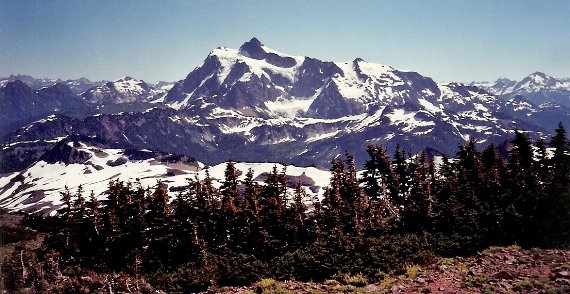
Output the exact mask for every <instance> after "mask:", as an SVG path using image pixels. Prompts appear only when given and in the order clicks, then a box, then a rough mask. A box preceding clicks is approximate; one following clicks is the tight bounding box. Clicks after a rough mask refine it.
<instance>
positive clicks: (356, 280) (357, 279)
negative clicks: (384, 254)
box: [347, 273, 368, 287]
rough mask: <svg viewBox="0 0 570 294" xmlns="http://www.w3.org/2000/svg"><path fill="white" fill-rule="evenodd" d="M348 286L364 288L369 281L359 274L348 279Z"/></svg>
mask: <svg viewBox="0 0 570 294" xmlns="http://www.w3.org/2000/svg"><path fill="white" fill-rule="evenodd" d="M347 284H349V285H353V286H356V287H364V286H366V285H367V284H368V279H367V278H366V277H365V276H364V275H363V274H362V273H358V274H356V275H354V276H350V277H348V278H347Z"/></svg>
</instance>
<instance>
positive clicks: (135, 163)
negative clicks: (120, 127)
mask: <svg viewBox="0 0 570 294" xmlns="http://www.w3.org/2000/svg"><path fill="white" fill-rule="evenodd" d="M235 166H236V168H237V170H238V171H239V172H240V174H241V176H240V179H243V178H245V174H246V173H247V172H248V170H249V168H251V169H252V170H253V171H254V179H255V180H256V181H258V182H260V183H262V182H263V181H264V179H265V178H264V176H265V175H266V174H267V173H269V172H271V170H272V169H273V167H274V166H276V167H277V168H278V170H279V172H281V171H282V170H283V168H286V174H287V176H288V177H289V185H290V187H289V188H290V189H291V190H292V189H293V187H294V186H295V185H296V183H297V182H300V183H301V184H302V186H303V187H304V189H305V190H306V192H307V193H308V195H309V197H307V198H306V199H304V200H305V201H306V202H307V203H308V204H310V203H311V202H312V201H314V200H315V199H316V198H318V197H322V194H323V193H324V189H323V187H325V186H326V185H328V183H329V178H330V172H329V171H328V170H322V169H317V168H314V167H304V168H301V167H295V166H284V165H281V164H274V163H236V164H235ZM225 168H226V164H225V163H221V164H218V165H215V166H211V167H205V166H204V164H202V163H200V162H198V161H193V160H192V159H188V158H185V157H183V156H175V155H171V154H166V153H162V152H156V151H150V150H124V149H116V148H104V147H102V146H101V145H99V144H94V142H82V141H73V140H62V141H60V142H58V143H57V144H56V145H55V146H54V148H52V149H51V150H50V151H48V152H47V153H45V154H44V155H43V156H42V158H41V160H39V161H38V162H36V163H35V164H34V165H32V166H30V167H29V168H27V169H26V170H24V171H21V172H16V173H10V174H5V175H3V176H2V177H1V178H0V207H2V208H6V209H10V210H21V211H26V212H40V213H44V214H49V213H53V212H55V210H57V209H58V208H59V207H60V206H61V192H64V189H65V187H66V186H67V187H68V188H69V190H70V191H71V192H72V193H75V192H76V191H77V189H78V186H79V185H82V188H83V191H84V193H83V196H84V197H88V196H89V194H90V193H91V192H93V193H94V195H96V196H98V197H99V198H101V199H103V198H105V191H107V189H108V184H109V181H112V180H117V179H118V180H121V181H125V182H131V183H134V184H136V183H137V182H138V183H140V184H141V185H142V187H145V188H146V187H154V186H156V184H157V182H158V181H161V183H162V184H163V185H165V186H166V187H167V189H168V190H169V191H170V192H171V197H172V198H174V197H175V195H176V194H175V193H176V192H178V191H180V190H183V189H184V188H185V187H187V185H188V179H194V178H195V177H196V176H198V178H199V179H204V177H205V170H206V169H207V170H208V171H209V173H210V177H211V178H212V179H213V181H214V185H215V186H217V187H218V188H219V186H220V185H221V181H222V180H223V179H224V170H225ZM78 179H81V180H78Z"/></svg>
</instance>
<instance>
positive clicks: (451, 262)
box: [441, 257, 455, 265]
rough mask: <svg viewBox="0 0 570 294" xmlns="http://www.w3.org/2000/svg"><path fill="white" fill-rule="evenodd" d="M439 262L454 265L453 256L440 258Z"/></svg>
mask: <svg viewBox="0 0 570 294" xmlns="http://www.w3.org/2000/svg"><path fill="white" fill-rule="evenodd" d="M441 264H443V265H454V264H455V258H450V257H446V258H442V259H441Z"/></svg>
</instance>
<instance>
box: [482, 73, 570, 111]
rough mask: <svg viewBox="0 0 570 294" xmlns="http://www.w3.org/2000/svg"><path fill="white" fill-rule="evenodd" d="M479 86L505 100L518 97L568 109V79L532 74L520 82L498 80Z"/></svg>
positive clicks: (569, 99)
mask: <svg viewBox="0 0 570 294" xmlns="http://www.w3.org/2000/svg"><path fill="white" fill-rule="evenodd" d="M481 86H483V87H485V88H486V89H487V90H488V91H489V92H490V93H492V94H495V95H498V96H500V97H502V98H503V99H506V100H508V99H511V98H513V97H515V96H517V95H520V96H523V97H524V98H525V99H527V100H528V101H530V102H532V103H533V104H535V105H542V104H544V103H555V104H558V105H562V106H566V107H570V78H566V79H560V78H555V77H552V76H549V75H547V74H544V73H541V72H534V73H532V74H530V75H528V76H527V77H525V78H524V79H522V80H521V81H520V82H517V81H511V80H508V79H498V80H497V81H496V82H495V83H486V84H482V85H481Z"/></svg>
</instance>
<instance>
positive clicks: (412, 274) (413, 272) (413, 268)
mask: <svg viewBox="0 0 570 294" xmlns="http://www.w3.org/2000/svg"><path fill="white" fill-rule="evenodd" d="M420 271H421V267H420V266H419V265H409V266H406V276H407V277H408V278H410V279H415V278H417V277H418V275H419V274H420Z"/></svg>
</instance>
